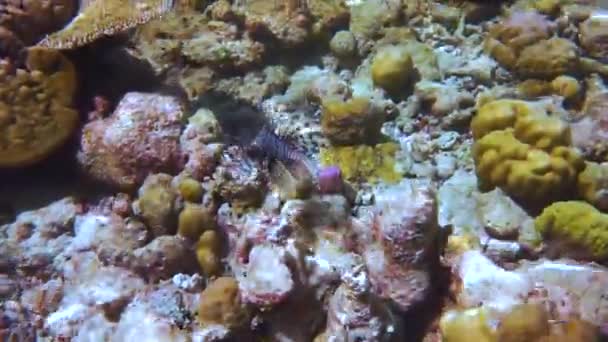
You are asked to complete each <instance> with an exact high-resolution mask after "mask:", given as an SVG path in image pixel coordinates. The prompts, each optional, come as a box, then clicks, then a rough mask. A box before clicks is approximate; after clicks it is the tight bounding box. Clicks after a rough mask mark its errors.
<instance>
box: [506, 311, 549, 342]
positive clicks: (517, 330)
mask: <svg viewBox="0 0 608 342" xmlns="http://www.w3.org/2000/svg"><path fill="white" fill-rule="evenodd" d="M549 328H550V327H549V314H548V313H547V310H546V309H545V308H544V307H543V306H542V305H540V304H532V303H525V304H519V305H516V306H515V307H513V308H512V309H511V310H510V311H509V313H508V314H507V315H506V316H504V317H503V318H502V319H501V320H500V324H499V326H498V329H497V334H498V341H500V342H520V341H538V339H539V338H541V337H543V336H547V335H548V334H549Z"/></svg>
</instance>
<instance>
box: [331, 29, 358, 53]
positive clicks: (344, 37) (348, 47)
mask: <svg viewBox="0 0 608 342" xmlns="http://www.w3.org/2000/svg"><path fill="white" fill-rule="evenodd" d="M329 48H330V50H331V52H332V53H333V54H334V55H335V56H336V57H338V58H342V59H345V58H352V57H354V56H356V55H357V40H356V39H355V36H354V35H353V34H352V32H350V31H346V30H342V31H338V32H336V34H334V36H333V38H332V39H331V41H330V42H329Z"/></svg>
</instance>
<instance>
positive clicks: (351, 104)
mask: <svg viewBox="0 0 608 342" xmlns="http://www.w3.org/2000/svg"><path fill="white" fill-rule="evenodd" d="M322 102H323V103H322V115H321V128H322V130H323V134H324V135H325V136H326V137H327V138H328V139H329V140H330V142H331V143H332V144H334V145H354V144H361V143H368V144H373V143H375V142H377V141H378V140H379V138H380V136H381V133H380V128H381V127H382V124H383V123H384V113H383V112H382V111H381V110H380V108H377V107H376V106H374V104H373V102H372V101H371V100H370V99H368V98H365V97H355V98H352V99H349V100H348V101H346V102H345V101H343V100H342V99H340V98H333V97H329V98H325V99H323V101H322Z"/></svg>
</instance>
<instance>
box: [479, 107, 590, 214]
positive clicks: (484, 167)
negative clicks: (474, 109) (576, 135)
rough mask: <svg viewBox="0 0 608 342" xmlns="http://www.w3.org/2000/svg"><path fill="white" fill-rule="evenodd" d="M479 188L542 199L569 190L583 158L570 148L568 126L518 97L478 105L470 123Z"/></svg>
mask: <svg viewBox="0 0 608 342" xmlns="http://www.w3.org/2000/svg"><path fill="white" fill-rule="evenodd" d="M471 129H472V131H473V137H474V138H475V139H476V142H475V144H474V146H473V158H474V161H475V167H476V172H477V175H478V177H479V181H480V187H481V188H482V189H483V190H491V189H493V188H495V187H500V188H502V189H503V190H505V191H506V192H507V193H509V194H510V195H512V196H514V197H517V198H519V199H522V200H526V201H540V202H545V201H548V200H551V199H553V198H555V197H559V196H562V195H564V194H565V193H567V191H568V190H571V189H573V186H575V184H576V177H577V175H578V173H579V172H580V171H581V170H582V169H583V168H584V162H583V160H582V158H581V157H580V155H579V154H578V152H577V151H576V150H575V149H573V148H572V147H570V143H571V142H570V140H571V138H570V128H569V127H568V126H567V125H566V124H565V123H563V122H562V121H560V120H559V119H556V118H553V117H550V116H548V115H547V113H546V112H545V111H544V110H543V108H542V107H541V106H537V105H535V104H533V103H529V102H525V101H518V100H497V101H493V102H490V103H488V104H485V105H483V106H482V107H481V108H480V109H479V112H478V114H477V116H476V117H475V118H474V119H473V121H472V123H471Z"/></svg>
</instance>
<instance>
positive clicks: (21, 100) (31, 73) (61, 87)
mask: <svg viewBox="0 0 608 342" xmlns="http://www.w3.org/2000/svg"><path fill="white" fill-rule="evenodd" d="M0 67H1V68H2V70H1V77H2V87H1V88H0V131H1V132H2V133H1V136H2V138H0V168H6V167H22V166H27V165H31V164H34V163H36V162H39V161H41V160H43V159H45V158H46V157H48V156H49V154H51V153H52V152H54V151H55V150H56V149H57V148H59V147H60V146H61V145H63V144H64V143H65V142H66V141H67V140H68V139H69V138H70V136H71V135H72V133H74V130H75V129H76V127H77V125H78V122H79V117H78V112H77V111H76V110H75V109H74V107H73V105H74V96H75V93H76V88H77V75H76V70H75V68H74V66H73V65H72V63H71V62H70V61H69V60H68V59H67V58H66V57H65V56H63V55H62V54H61V53H59V52H57V51H53V50H48V49H44V48H31V49H29V50H28V51H27V58H26V60H25V65H24V66H23V67H19V68H15V65H14V64H13V62H12V61H11V60H10V59H3V60H2V61H1V66H0Z"/></svg>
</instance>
